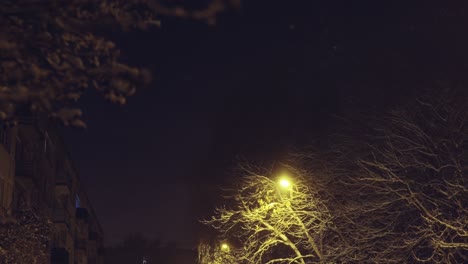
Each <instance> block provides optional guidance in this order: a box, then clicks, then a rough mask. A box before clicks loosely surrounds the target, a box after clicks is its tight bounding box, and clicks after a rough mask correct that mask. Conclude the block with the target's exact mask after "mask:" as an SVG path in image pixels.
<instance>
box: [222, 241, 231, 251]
mask: <svg viewBox="0 0 468 264" xmlns="http://www.w3.org/2000/svg"><path fill="white" fill-rule="evenodd" d="M221 250H222V251H224V252H228V251H229V245H228V244H227V243H223V244H221Z"/></svg>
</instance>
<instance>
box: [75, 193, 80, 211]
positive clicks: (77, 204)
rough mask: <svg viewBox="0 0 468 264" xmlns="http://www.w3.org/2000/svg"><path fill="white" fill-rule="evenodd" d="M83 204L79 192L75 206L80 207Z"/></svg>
mask: <svg viewBox="0 0 468 264" xmlns="http://www.w3.org/2000/svg"><path fill="white" fill-rule="evenodd" d="M80 206H81V201H80V197H78V194H77V195H76V196H75V208H79V207H80Z"/></svg>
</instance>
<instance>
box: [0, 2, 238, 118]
mask: <svg viewBox="0 0 468 264" xmlns="http://www.w3.org/2000/svg"><path fill="white" fill-rule="evenodd" d="M236 2H237V1H224V0H212V1H208V2H207V4H206V5H205V6H202V7H200V8H198V9H193V8H192V9H189V8H185V7H183V6H166V5H164V4H161V3H160V2H159V1H152V0H126V1H123V0H71V1H62V0H18V1H16V0H6V1H3V2H2V9H1V10H0V29H1V30H0V32H1V33H0V58H1V62H0V119H3V120H11V119H14V118H15V117H16V116H17V114H18V111H19V109H26V110H28V111H29V110H32V111H39V112H45V113H47V114H50V115H51V116H54V117H57V118H59V119H61V120H62V121H63V122H64V123H65V124H66V125H68V124H71V125H75V126H84V125H85V124H84V123H83V121H82V120H81V119H80V116H81V110H80V109H77V108H76V106H74V105H73V102H75V101H76V100H78V99H79V98H80V97H81V96H82V94H83V92H84V91H85V90H86V89H88V88H93V89H96V90H97V91H98V92H99V93H100V94H102V95H103V96H104V97H105V98H106V99H108V100H110V101H112V102H115V103H119V104H124V103H125V101H126V98H127V97H128V96H131V95H133V94H134V93H135V91H136V88H137V87H138V86H140V85H143V84H145V83H148V82H149V80H150V74H149V73H148V71H145V70H143V69H140V68H137V67H132V66H130V65H127V64H125V63H123V62H122V61H121V59H120V51H119V49H118V47H117V46H116V44H115V43H114V42H112V41H111V40H109V39H108V38H106V37H104V36H103V35H100V34H99V31H100V30H103V29H106V28H113V29H116V28H120V29H121V30H124V31H128V30H131V29H141V30H145V29H149V28H151V27H159V26H160V19H159V18H160V17H161V16H178V17H182V18H190V19H199V20H204V21H207V22H209V23H213V22H214V21H215V19H216V16H217V15H218V14H219V13H220V12H222V11H224V10H225V9H226V8H227V7H228V6H230V5H231V4H235V3H236Z"/></svg>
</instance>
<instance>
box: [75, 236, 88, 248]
mask: <svg viewBox="0 0 468 264" xmlns="http://www.w3.org/2000/svg"><path fill="white" fill-rule="evenodd" d="M87 243H88V241H86V240H85V239H76V240H75V248H76V249H81V250H84V251H86V249H87V246H88V245H87Z"/></svg>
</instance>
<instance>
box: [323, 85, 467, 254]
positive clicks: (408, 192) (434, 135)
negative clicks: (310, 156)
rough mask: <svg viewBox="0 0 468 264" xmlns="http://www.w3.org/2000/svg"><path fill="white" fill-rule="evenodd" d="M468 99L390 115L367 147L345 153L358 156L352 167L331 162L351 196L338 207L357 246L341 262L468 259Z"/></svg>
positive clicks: (435, 99) (434, 100)
mask: <svg viewBox="0 0 468 264" xmlns="http://www.w3.org/2000/svg"><path fill="white" fill-rule="evenodd" d="M467 99H468V97H466V96H465V95H464V94H460V93H452V92H446V93H441V94H431V95H429V96H426V97H422V98H420V99H419V100H415V101H413V103H412V104H411V105H409V106H406V107H400V108H398V109H397V110H394V111H392V112H390V113H388V114H387V115H386V116H385V118H384V119H383V121H384V122H381V124H378V125H376V126H375V128H374V131H373V132H370V134H371V135H372V136H369V137H368V138H367V140H366V141H365V142H361V143H362V145H361V146H358V145H357V142H354V143H353V144H350V146H351V145H354V147H353V148H352V149H348V150H343V148H342V149H341V150H343V151H341V150H340V152H339V155H344V153H353V152H354V153H353V154H354V157H351V155H345V157H346V158H348V161H344V162H343V163H342V164H345V165H344V166H342V164H340V165H337V161H338V160H341V161H343V158H342V157H341V158H340V157H338V158H336V157H337V156H335V158H334V159H333V160H332V161H331V164H333V163H335V165H336V166H335V168H333V170H335V171H334V172H332V173H335V179H336V184H337V186H341V187H338V188H341V189H342V190H345V192H344V193H343V196H342V197H341V202H339V203H337V204H340V206H338V207H336V208H334V216H335V224H336V225H337V226H338V228H339V229H340V233H341V234H342V235H343V236H344V237H345V238H346V241H348V242H349V243H346V244H342V245H340V247H343V252H347V253H346V254H345V255H343V256H342V258H341V261H344V262H364V261H371V262H374V263H383V262H385V263H464V262H466V261H467V260H468V210H467V206H468V199H467V198H466V197H468V185H467V166H466V162H467V156H466V153H467V151H468V145H467V142H468V123H467V120H468V103H467V102H468V100H467ZM348 147H349V146H348ZM339 155H338V156H339ZM338 167H341V168H344V169H342V170H340V169H338ZM343 197H345V198H344V199H343Z"/></svg>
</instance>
